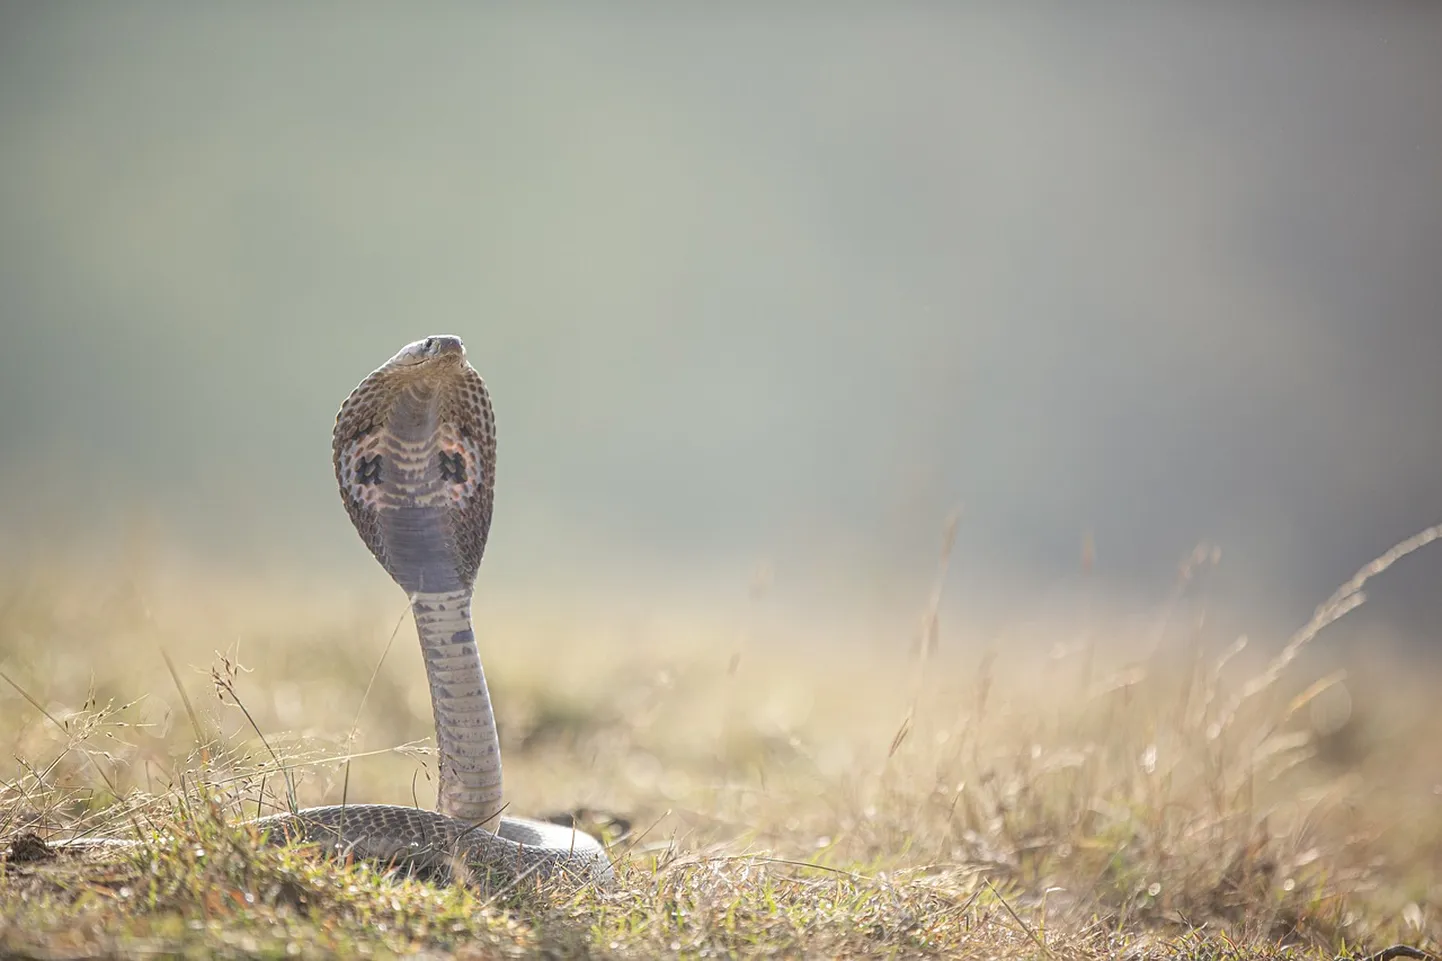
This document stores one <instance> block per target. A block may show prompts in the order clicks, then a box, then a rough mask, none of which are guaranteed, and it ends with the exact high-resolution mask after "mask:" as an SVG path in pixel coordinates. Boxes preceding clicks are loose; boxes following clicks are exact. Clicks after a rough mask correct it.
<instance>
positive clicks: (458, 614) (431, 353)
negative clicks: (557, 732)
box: [57, 335, 613, 884]
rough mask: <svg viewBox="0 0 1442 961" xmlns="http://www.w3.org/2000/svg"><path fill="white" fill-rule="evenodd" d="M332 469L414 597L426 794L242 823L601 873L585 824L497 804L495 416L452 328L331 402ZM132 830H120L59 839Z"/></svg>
mask: <svg viewBox="0 0 1442 961" xmlns="http://www.w3.org/2000/svg"><path fill="white" fill-rule="evenodd" d="M332 454H333V459H334V466H335V476H336V482H337V484H338V485H339V487H340V494H341V499H342V500H343V501H344V502H345V506H346V511H347V513H349V515H350V519H351V522H352V523H353V524H354V525H355V528H356V530H357V531H358V532H359V533H360V536H361V539H362V540H363V541H364V542H365V545H366V547H368V548H370V551H371V553H372V554H373V555H375V558H376V560H378V561H379V562H380V564H381V566H382V567H384V568H385V570H386V572H387V573H388V574H390V576H391V578H392V579H393V580H395V582H396V583H397V584H399V585H400V586H401V588H402V589H404V590H405V592H406V594H407V595H408V596H409V597H410V602H411V613H412V615H413V616H414V618H415V622H416V632H417V634H418V635H419V637H420V643H421V653H422V656H423V659H424V661H425V666H426V678H427V680H428V681H429V683H430V692H431V705H432V711H433V713H434V717H435V724H436V745H437V748H438V749H439V764H438V772H437V773H438V782H439V785H438V790H437V805H436V806H437V809H436V810H434V811H427V810H422V809H420V808H416V807H408V806H405V805H397V804H345V805H327V806H324V807H313V808H305V809H302V810H299V811H294V812H285V813H280V814H272V815H267V816H265V817H261V818H257V819H255V820H254V821H251V822H249V823H251V824H253V825H255V826H256V827H259V828H261V829H263V830H264V831H265V836H266V837H267V839H269V840H272V841H275V842H291V841H299V842H308V843H319V844H321V845H322V846H324V847H325V848H327V849H329V850H332V851H337V852H341V853H350V854H352V855H354V856H356V857H358V858H365V859H368V860H374V861H378V862H382V863H388V864H397V865H401V866H405V867H407V868H413V869H418V870H420V871H422V872H424V873H426V874H428V875H430V876H434V877H442V878H455V877H457V876H464V875H466V874H471V875H476V874H479V875H484V876H488V877H491V878H498V879H500V880H502V882H504V881H506V880H507V879H509V880H516V879H523V878H526V877H531V876H539V877H548V876H552V875H555V874H557V873H561V872H564V873H565V874H568V875H570V876H572V877H575V878H578V879H580V880H584V881H592V882H596V883H600V884H606V883H608V882H609V881H610V880H611V879H612V876H613V874H612V866H611V862H610V859H609V858H608V857H607V856H606V852H605V849H604V848H603V847H602V846H601V844H600V843H599V842H598V841H597V840H596V839H595V838H593V837H591V836H590V835H588V834H585V833H583V832H581V831H578V830H575V829H573V828H570V827H564V826H562V825H558V824H552V823H549V822H546V821H534V820H530V819H528V818H519V817H510V816H506V815H502V814H501V808H502V803H501V750H500V740H499V738H498V736H497V732H496V721H495V716H494V714H493V712H492V710H491V697H490V691H489V689H488V688H487V687H486V676H485V672H484V670H483V669H482V667H481V658H480V653H479V651H478V649H477V646H476V637H475V632H474V630H473V628H472V625H471V596H472V593H473V592H474V589H475V579H476V572H477V570H478V569H479V568H480V564H481V556H482V554H483V553H484V552H485V547H486V537H487V535H488V534H489V532H490V526H491V507H492V503H493V498H494V491H495V487H494V484H495V476H494V475H495V466H496V430H495V418H494V416H493V414H492V411H491V402H490V397H489V395H488V393H487V391H486V386H485V382H484V381H483V380H482V379H481V375H480V374H479V373H477V372H476V370H475V368H474V367H472V366H471V365H470V363H469V362H468V361H467V360H466V348H465V345H464V344H463V343H462V342H461V339H460V338H459V337H454V336H450V335H437V336H432V337H427V338H425V339H424V340H418V341H415V342H414V343H411V344H407V345H406V346H405V347H403V348H401V350H400V351H399V352H398V353H397V354H396V355H395V356H394V357H392V358H391V359H390V360H388V361H386V362H385V363H384V364H382V365H381V366H380V367H379V368H377V369H376V370H375V371H373V372H372V373H371V374H370V375H369V376H367V377H366V378H365V379H364V380H362V381H361V382H360V384H359V385H358V386H357V387H356V388H355V390H353V391H352V392H351V394H350V396H349V397H347V398H346V400H345V403H344V404H342V405H341V409H340V413H339V414H337V415H336V421H335V430H334V434H333V436H332ZM97 843H99V844H130V843H134V842H128V841H120V840H118V839H91V840H89V841H71V842H62V844H61V845H57V846H65V845H71V844H97Z"/></svg>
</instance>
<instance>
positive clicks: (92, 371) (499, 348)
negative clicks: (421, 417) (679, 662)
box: [0, 2, 1442, 650]
mask: <svg viewBox="0 0 1442 961" xmlns="http://www.w3.org/2000/svg"><path fill="white" fill-rule="evenodd" d="M1439 51H1442V7H1439V6H1437V5H1433V4H1420V3H1400V2H1399V3H1371V4H1341V3H1322V4H1311V5H1305V6H1304V5H1292V4H1289V5H1276V6H1272V7H1270V8H1268V9H1263V8H1260V7H1250V8H1247V7H1242V6H1223V5H1207V4H1199V3H1198V4H1181V3H1163V4H1146V5H1138V4H1120V3H1094V4H1086V5H1084V7H1083V6H1082V5H1076V4H1070V5H1067V4H1014V3H1008V4H1000V3H998V4H967V5H956V6H952V7H948V6H944V5H941V4H912V5H908V4H888V5H885V6H882V7H878V6H873V5H864V4H855V5H848V4H837V3H831V4H825V5H804V4H798V5H792V6H788V7H786V8H785V9H784V10H780V9H778V8H777V7H775V6H774V5H762V4H755V5H746V4H738V5H728V6H726V7H724V8H720V7H718V8H706V9H702V8H692V9H689V10H682V9H679V8H676V7H673V6H670V5H661V4H621V5H611V6H608V7H607V8H606V12H605V13H604V14H602V13H600V12H598V11H596V10H594V9H592V8H590V7H587V6H584V5H569V4H553V5H549V6H546V7H545V8H540V7H528V8H526V10H524V11H520V10H509V11H499V10H495V9H491V8H487V9H484V10H483V9H481V8H478V7H475V6H470V5H462V4H454V5H452V4H444V3H437V4H431V5H427V6H425V7H424V8H418V7H408V8H405V9H401V8H397V7H387V6H379V5H377V6H371V5H366V4H347V5H340V4H334V3H315V4H308V5H304V6H301V7H296V6H286V7H283V8H282V7H273V6H253V5H248V6H241V5H215V6H209V5H208V6H195V5H183V4H162V3H132V4H127V5H125V6H124V7H123V8H122V7H120V6H112V5H105V4H71V5H55V4H41V3H7V4H5V5H3V7H0V327H3V334H4V338H3V345H0V494H3V499H0V537H3V543H4V547H3V555H4V557H5V560H6V561H7V562H9V563H11V564H20V565H23V564H25V563H27V561H28V559H29V558H32V557H39V556H42V555H44V554H45V553H46V552H52V551H55V550H57V549H60V547H61V546H63V549H64V550H67V551H72V552H73V551H81V552H91V553H93V554H94V555H95V556H96V557H97V558H104V557H113V558H115V562H116V563H131V562H133V561H132V560H128V558H133V556H134V551H135V550H136V549H137V548H136V544H137V543H139V542H144V543H145V544H147V545H149V546H148V547H147V550H149V551H150V552H151V553H150V554H149V555H147V556H149V557H150V560H149V561H148V562H149V563H154V564H156V565H160V566H164V565H167V564H168V565H171V566H172V567H175V568H180V569H192V568H194V567H196V566H197V565H207V564H214V565H219V566H222V567H223V566H226V565H230V566H233V567H235V568H236V569H242V568H253V569H259V570H264V571H269V572H275V573H277V574H278V575H281V576H289V574H292V573H293V574H296V575H300V576H304V577H308V578H315V579H321V580H327V579H328V580H332V581H334V582H337V583H359V584H361V585H363V587H364V589H365V590H368V591H369V590H374V591H375V592H377V594H383V593H384V592H386V591H392V592H394V591H396V589H395V588H394V587H393V586H390V585H389V583H388V581H386V579H385V576H384V574H383V573H381V572H380V570H379V568H378V566H377V565H375V564H374V562H373V561H371V560H370V558H369V556H368V555H367V554H366V553H365V551H364V550H363V549H362V547H361V545H360V543H359V541H358V539H357V538H356V536H355V534H354V533H353V532H352V530H351V528H350V525H349V524H348V523H346V521H345V515H344V511H343V510H342V508H341V506H340V503H339V499H338V497H337V495H336V493H335V490H334V480H333V477H332V474H331V466H330V448H329V439H330V438H329V434H330V428H331V424H332V420H333V417H334V414H335V411H336V409H337V407H338V406H339V404H340V402H341V400H342V399H343V398H344V397H345V396H346V394H347V392H349V391H350V389H351V388H352V387H353V386H354V385H355V384H356V383H357V382H358V381H359V380H360V378H361V377H362V376H364V375H365V374H366V373H367V372H369V371H370V370H371V369H373V368H374V367H376V366H378V365H379V364H380V363H381V362H383V361H384V360H385V359H386V358H388V357H389V356H390V355H391V354H392V353H393V352H394V351H395V350H396V349H398V348H399V347H400V346H402V345H403V344H405V343H406V342H408V341H411V340H415V339H417V338H419V337H423V336H425V335H426V334H430V333H442V332H450V333H456V334H459V335H461V336H462V337H463V338H464V339H465V341H466V343H467V345H468V347H469V350H470V356H471V359H472V361H473V363H475V365H476V366H477V367H478V368H479V369H480V370H481V372H482V373H483V374H484V375H485V377H486V379H487V381H488V383H489V385H490V387H491V390H492V393H493V396H494V401H495V406H496V410H497V416H498V418H499V425H500V466H499V489H498V495H497V497H498V501H497V513H496V521H495V526H494V528H493V531H492V538H491V544H490V549H489V553H488V556H487V559H486V563H485V565H484V566H483V568H482V573H481V584H482V587H481V596H482V597H483V598H484V597H485V596H486V595H487V592H492V593H504V592H507V591H521V590H528V591H534V592H536V594H537V595H538V596H541V597H548V596H549V597H554V598H558V599H559V598H564V597H566V596H569V595H571V594H578V593H584V592H599V593H601V594H604V595H607V596H611V597H614V598H617V599H620V600H621V601H624V602H625V603H629V604H638V605H641V606H644V605H645V604H646V603H648V602H649V599H651V598H659V597H663V596H665V597H686V598H691V599H692V600H693V601H695V602H696V603H704V604H710V605H719V606H721V607H725V606H726V605H735V606H740V607H744V606H745V605H748V604H753V603H756V601H755V600H754V598H755V597H756V596H757V595H758V594H764V597H765V598H766V601H765V602H766V603H769V604H774V605H776V607H777V608H778V609H782V608H785V609H787V610H790V611H792V612H794V613H797V614H799V615H800V616H802V617H808V618H809V617H814V618H816V621H815V623H817V624H821V623H826V624H830V625H831V627H829V628H826V630H834V631H835V632H837V633H838V636H839V634H841V633H845V632H846V631H857V632H861V633H866V632H872V633H873V634H874V636H875V637H876V638H877V639H878V640H879V641H885V642H886V643H890V642H891V640H893V639H896V640H898V641H901V640H904V639H905V638H906V637H908V636H909V635H910V634H911V633H913V632H914V630H915V624H916V619H917V617H918V615H919V614H920V612H921V611H922V609H923V608H924V607H925V604H926V598H927V596H928V594H929V593H930V591H931V590H932V584H933V580H934V579H935V576H936V575H935V570H936V565H937V552H938V549H939V546H940V543H941V540H942V528H943V525H944V522H945V519H946V517H947V516H948V514H949V513H950V512H951V511H953V510H956V509H959V510H960V522H959V525H958V527H957V542H956V548H955V556H954V558H953V563H952V566H951V568H950V571H949V574H948V577H947V582H946V593H945V599H944V602H943V607H944V609H945V611H946V614H945V616H944V618H943V624H944V625H945V627H944V630H945V631H949V632H950V635H949V636H958V637H959V636H963V635H970V634H973V633H974V634H975V635H976V636H982V637H984V636H988V634H989V632H995V631H998V630H1002V629H1004V628H1006V626H1007V625H1008V624H1014V623H1015V622H1016V621H1017V620H1018V619H1028V618H1042V619H1045V618H1047V617H1050V616H1054V617H1055V618H1056V620H1057V622H1058V623H1066V622H1067V618H1068V616H1069V613H1068V612H1071V611H1075V610H1093V611H1095V610H1100V609H1107V610H1112V611H1116V612H1122V613H1123V616H1125V614H1124V612H1127V611H1130V610H1133V609H1137V610H1146V609H1147V608H1148V605H1153V606H1154V605H1156V604H1159V603H1162V602H1163V601H1164V600H1165V599H1166V598H1167V597H1168V596H1169V594H1170V593H1171V592H1172V591H1173V590H1175V588H1176V584H1177V581H1178V564H1179V562H1181V561H1183V559H1185V558H1186V557H1188V556H1189V555H1190V554H1191V553H1192V551H1193V549H1194V547H1195V546H1196V545H1198V544H1205V545H1208V546H1209V548H1210V547H1211V546H1215V547H1217V548H1219V549H1220V552H1221V554H1220V561H1219V562H1218V563H1216V564H1215V565H1212V564H1211V563H1210V562H1209V563H1208V564H1205V565H1202V566H1203V567H1204V568H1206V570H1205V571H1203V572H1202V574H1204V575H1205V584H1204V585H1202V586H1201V587H1198V586H1197V585H1198V583H1199V582H1200V575H1199V579H1197V580H1194V581H1193V583H1192V584H1191V585H1190V586H1189V588H1188V590H1189V591H1191V592H1192V593H1191V594H1189V596H1191V597H1195V598H1199V600H1197V602H1196V603H1198V604H1201V603H1203V602H1204V603H1205V605H1206V610H1207V611H1209V612H1210V613H1209V616H1210V617H1211V618H1212V620H1211V621H1210V623H1211V624H1212V625H1213V627H1212V628H1211V629H1214V630H1216V631H1217V632H1218V633H1219V634H1220V635H1223V636H1225V635H1227V634H1229V633H1230V632H1234V631H1246V632H1248V633H1251V634H1253V636H1254V637H1256V638H1257V639H1259V640H1269V639H1270V640H1277V639H1280V638H1282V637H1285V635H1286V633H1287V632H1288V631H1289V630H1290V629H1291V628H1293V627H1295V626H1296V625H1297V624H1299V623H1300V622H1301V621H1303V620H1305V618H1306V617H1307V615H1308V614H1309V613H1310V611H1311V609H1312V607H1313V606H1314V605H1315V604H1317V603H1318V602H1319V601H1321V600H1322V599H1323V598H1324V597H1325V596H1326V595H1327V594H1329V593H1330V592H1331V591H1332V589H1333V588H1334V587H1335V586H1336V584H1337V583H1339V582H1340V581H1341V580H1343V579H1345V578H1346V577H1347V576H1349V575H1350V574H1351V572H1352V571H1353V570H1355V569H1356V568H1357V567H1358V566H1359V565H1361V564H1363V563H1365V562H1366V561H1367V560H1369V559H1370V558H1371V557H1373V556H1374V555H1376V554H1378V553H1380V552H1381V551H1382V550H1384V549H1386V548H1387V547H1388V546H1389V545H1390V544H1392V543H1393V542H1394V541H1396V540H1399V539H1400V538H1402V537H1405V536H1406V535H1408V534H1410V533H1412V532H1414V531H1416V530H1418V529H1420V528H1422V527H1425V526H1427V525H1428V524H1431V523H1434V522H1436V521H1438V520H1442V428H1439V414H1442V313H1439V310H1442V107H1439V99H1438V92H1439V91H1442V55H1439ZM107 552H109V553H107ZM1439 586H1442V558H1439V556H1438V555H1437V554H1433V555H1428V554H1426V553H1425V552H1424V553H1423V554H1419V555H1417V556H1416V557H1414V558H1411V559H1409V560H1408V561H1406V562H1404V564H1403V565H1401V566H1400V567H1399V568H1398V570H1397V571H1395V572H1394V573H1393V574H1391V575H1389V576H1388V578H1387V579H1385V580H1384V581H1383V582H1382V583H1381V584H1380V585H1379V586H1378V588H1377V590H1376V591H1375V593H1374V595H1373V599H1372V603H1371V604H1370V605H1369V606H1368V607H1367V608H1365V609H1364V610H1363V611H1362V612H1360V613H1359V614H1357V615H1355V616H1354V617H1353V618H1352V619H1351V620H1350V621H1349V622H1348V624H1347V627H1346V629H1345V630H1341V631H1339V632H1337V633H1336V634H1335V635H1334V636H1335V638H1337V640H1334V641H1332V642H1331V643H1334V644H1340V643H1343V642H1344V640H1345V639H1346V638H1348V637H1349V636H1350V637H1351V638H1352V640H1351V641H1350V643H1354V644H1355V643H1366V642H1367V641H1368V640H1369V639H1377V638H1384V637H1385V638H1400V639H1402V640H1404V641H1405V642H1407V643H1410V644H1416V645H1418V646H1419V647H1424V648H1429V649H1431V650H1437V649H1438V644H1437V642H1436V624H1437V623H1438V621H1437V617H1438V615H1439V613H1442V600H1439V599H1438V598H1439V595H1442V590H1439ZM384 596H386V597H391V595H389V594H384ZM394 600H396V602H397V606H398V607H399V606H400V598H399V595H398V593H396V594H395V596H394ZM558 602H559V601H558ZM1349 632H1350V634H1349ZM821 633H823V634H824V633H825V631H822V632H821Z"/></svg>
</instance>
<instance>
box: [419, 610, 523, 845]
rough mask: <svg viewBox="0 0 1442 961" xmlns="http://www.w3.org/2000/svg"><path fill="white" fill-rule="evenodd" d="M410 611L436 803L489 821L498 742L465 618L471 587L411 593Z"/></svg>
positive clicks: (445, 810)
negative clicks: (432, 733) (435, 762)
mask: <svg viewBox="0 0 1442 961" xmlns="http://www.w3.org/2000/svg"><path fill="white" fill-rule="evenodd" d="M411 612H412V613H413V614H414V616H415V619H416V631H417V633H418V634H419V635H420V641H421V655H422V657H423V658H424V659H425V664H426V679H427V680H428V681H429V682H430V687H431V707H432V710H433V712H434V714H435V721H436V746H437V748H438V749H439V753H440V763H439V766H438V775H439V788H438V790H437V798H436V807H437V809H438V810H439V811H440V812H441V813H442V814H447V815H450V816H451V817H454V818H459V819H461V820H464V821H470V822H473V823H477V824H480V823H484V822H487V821H494V820H495V819H497V818H498V816H499V814H500V811H501V742H500V738H499V737H498V735H497V733H496V718H495V714H494V713H493V712H492V710H491V694H490V690H489V689H488V688H487V687H486V674H485V671H484V670H483V669H482V667H481V656H480V652H479V651H478V650H477V648H476V635H475V631H474V629H473V628H472V626H471V591H470V590H468V589H467V590H454V591H437V592H423V593H416V594H412V595H411ZM489 826H490V827H492V828H494V823H493V824H491V825H489Z"/></svg>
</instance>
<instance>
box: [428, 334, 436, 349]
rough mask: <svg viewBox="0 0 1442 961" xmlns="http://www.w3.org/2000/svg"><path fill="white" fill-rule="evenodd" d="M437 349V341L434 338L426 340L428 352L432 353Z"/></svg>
mask: <svg viewBox="0 0 1442 961" xmlns="http://www.w3.org/2000/svg"><path fill="white" fill-rule="evenodd" d="M435 347H436V339H435V338H434V337H427V338H426V350H427V351H431V350H434V349H435Z"/></svg>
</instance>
